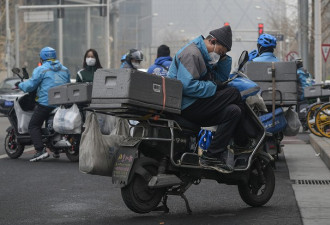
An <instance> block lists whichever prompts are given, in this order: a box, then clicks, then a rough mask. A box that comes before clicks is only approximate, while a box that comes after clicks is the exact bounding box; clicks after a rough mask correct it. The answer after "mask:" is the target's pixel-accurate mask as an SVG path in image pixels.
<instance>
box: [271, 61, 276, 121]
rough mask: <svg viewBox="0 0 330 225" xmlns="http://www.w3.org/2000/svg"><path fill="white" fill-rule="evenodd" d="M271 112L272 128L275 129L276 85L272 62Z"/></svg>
mask: <svg viewBox="0 0 330 225" xmlns="http://www.w3.org/2000/svg"><path fill="white" fill-rule="evenodd" d="M272 94H273V96H272V111H273V127H275V100H276V99H275V98H276V84H275V63H274V62H272Z"/></svg>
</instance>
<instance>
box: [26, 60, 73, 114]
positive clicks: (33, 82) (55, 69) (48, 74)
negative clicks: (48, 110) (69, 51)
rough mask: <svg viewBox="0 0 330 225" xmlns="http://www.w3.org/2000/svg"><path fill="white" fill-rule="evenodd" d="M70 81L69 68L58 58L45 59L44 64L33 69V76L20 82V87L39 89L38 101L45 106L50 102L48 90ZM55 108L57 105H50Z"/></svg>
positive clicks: (30, 89) (31, 89)
mask: <svg viewBox="0 0 330 225" xmlns="http://www.w3.org/2000/svg"><path fill="white" fill-rule="evenodd" d="M66 83H70V73H69V70H68V69H67V68H66V67H65V66H63V65H62V64H61V63H60V62H59V61H58V60H55V61H50V60H49V61H45V62H44V63H43V64H42V66H39V67H37V68H35V69H34V70H33V73H32V77H31V78H30V79H29V80H27V81H25V82H23V83H20V84H19V89H21V90H22V91H24V92H32V91H34V90H36V89H37V97H38V99H37V102H38V103H39V104H40V105H43V106H49V104H48V90H49V89H50V88H52V87H55V86H58V85H62V84H66ZM49 107H52V108H55V106H49Z"/></svg>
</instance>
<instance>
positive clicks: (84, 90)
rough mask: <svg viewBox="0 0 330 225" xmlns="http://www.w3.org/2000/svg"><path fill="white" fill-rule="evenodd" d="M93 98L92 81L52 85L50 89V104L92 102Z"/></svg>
mask: <svg viewBox="0 0 330 225" xmlns="http://www.w3.org/2000/svg"><path fill="white" fill-rule="evenodd" d="M91 98H92V83H90V82H87V83H68V84H63V85H60V86H56V87H52V88H50V89H49V90H48V101H49V104H50V105H62V104H73V103H90V102H91Z"/></svg>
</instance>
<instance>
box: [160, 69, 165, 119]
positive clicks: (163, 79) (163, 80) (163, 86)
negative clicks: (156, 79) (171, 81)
mask: <svg viewBox="0 0 330 225" xmlns="http://www.w3.org/2000/svg"><path fill="white" fill-rule="evenodd" d="M162 89H163V109H162V112H163V111H164V109H165V104H166V85H165V77H164V76H162ZM162 112H161V113H162Z"/></svg>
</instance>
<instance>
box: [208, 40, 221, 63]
mask: <svg viewBox="0 0 330 225" xmlns="http://www.w3.org/2000/svg"><path fill="white" fill-rule="evenodd" d="M215 47H216V44H215V45H214V49H213V52H210V53H209V56H210V58H211V60H210V61H209V63H210V64H216V63H217V62H218V61H219V59H220V55H219V54H218V53H216V52H215Z"/></svg>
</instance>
